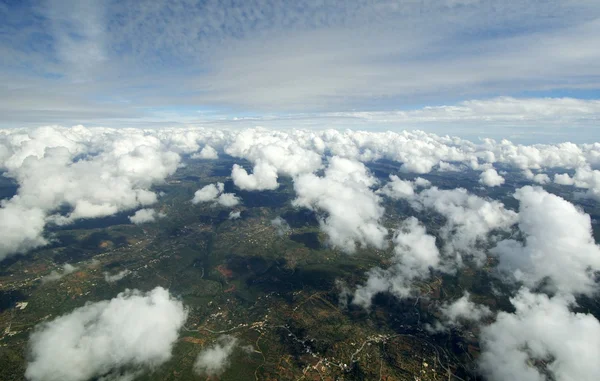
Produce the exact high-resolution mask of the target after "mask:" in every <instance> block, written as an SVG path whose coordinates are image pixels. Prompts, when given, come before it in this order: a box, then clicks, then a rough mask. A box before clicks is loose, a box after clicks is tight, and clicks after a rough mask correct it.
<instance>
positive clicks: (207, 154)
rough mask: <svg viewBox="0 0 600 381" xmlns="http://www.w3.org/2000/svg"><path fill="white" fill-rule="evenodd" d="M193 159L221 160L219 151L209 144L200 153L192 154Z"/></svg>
mask: <svg viewBox="0 0 600 381" xmlns="http://www.w3.org/2000/svg"><path fill="white" fill-rule="evenodd" d="M191 158H192V159H207V160H216V159H218V158H219V154H218V153H217V150H216V149H214V148H213V147H211V146H209V145H208V144H207V145H205V146H204V147H203V148H202V150H201V151H200V152H196V153H194V154H192V156H191Z"/></svg>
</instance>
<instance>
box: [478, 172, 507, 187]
mask: <svg viewBox="0 0 600 381" xmlns="http://www.w3.org/2000/svg"><path fill="white" fill-rule="evenodd" d="M479 183H480V184H483V185H485V186H486V187H497V186H499V185H502V184H504V177H502V176H500V175H499V174H498V172H497V171H496V170H495V169H494V168H488V169H486V170H485V171H483V172H481V175H480V176H479Z"/></svg>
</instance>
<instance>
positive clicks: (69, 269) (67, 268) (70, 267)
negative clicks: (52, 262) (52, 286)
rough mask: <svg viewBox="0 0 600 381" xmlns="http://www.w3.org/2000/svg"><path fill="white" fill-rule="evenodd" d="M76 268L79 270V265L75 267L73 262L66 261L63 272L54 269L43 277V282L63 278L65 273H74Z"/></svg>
mask: <svg viewBox="0 0 600 381" xmlns="http://www.w3.org/2000/svg"><path fill="white" fill-rule="evenodd" d="M75 270H77V267H75V266H73V265H71V264H68V263H65V264H64V265H63V266H62V272H60V273H59V272H58V271H56V270H52V272H50V274H48V275H46V276H45V277H43V278H42V283H47V282H54V281H57V280H59V279H61V278H62V277H64V276H65V275H69V274H71V273H73V272H74V271H75Z"/></svg>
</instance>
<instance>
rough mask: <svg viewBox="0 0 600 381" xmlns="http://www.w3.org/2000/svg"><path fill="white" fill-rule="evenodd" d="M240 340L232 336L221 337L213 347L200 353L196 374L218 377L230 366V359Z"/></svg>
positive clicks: (196, 364)
mask: <svg viewBox="0 0 600 381" xmlns="http://www.w3.org/2000/svg"><path fill="white" fill-rule="evenodd" d="M237 342H238V340H237V339H236V338H235V337H233V336H230V335H222V336H219V338H218V339H217V341H216V343H214V345H213V346H211V347H208V348H205V349H203V350H202V351H201V352H200V353H198V357H196V361H195V362H194V372H196V373H197V374H200V375H208V376H218V375H220V374H221V373H223V372H224V371H225V369H226V368H227V366H229V362H230V357H231V355H232V353H233V350H234V349H235V347H236V346H237Z"/></svg>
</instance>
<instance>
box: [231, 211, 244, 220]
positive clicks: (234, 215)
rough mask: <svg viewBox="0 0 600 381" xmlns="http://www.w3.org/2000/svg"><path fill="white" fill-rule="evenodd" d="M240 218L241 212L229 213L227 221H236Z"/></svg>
mask: <svg viewBox="0 0 600 381" xmlns="http://www.w3.org/2000/svg"><path fill="white" fill-rule="evenodd" d="M241 216H242V212H240V211H239V210H238V211H237V212H229V219H230V220H237V219H238V218H240V217H241Z"/></svg>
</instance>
